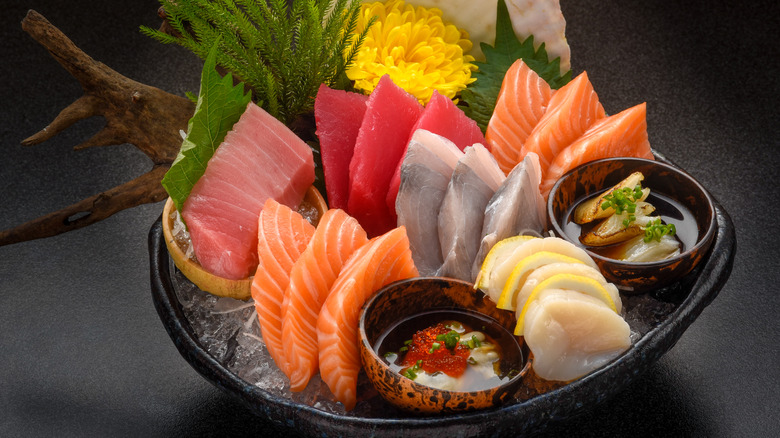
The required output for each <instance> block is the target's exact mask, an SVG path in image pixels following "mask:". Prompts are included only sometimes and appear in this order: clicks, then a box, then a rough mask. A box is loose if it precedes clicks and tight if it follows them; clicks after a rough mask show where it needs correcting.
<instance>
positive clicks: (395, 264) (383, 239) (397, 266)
mask: <svg viewBox="0 0 780 438" xmlns="http://www.w3.org/2000/svg"><path fill="white" fill-rule="evenodd" d="M417 275H418V272H417V268H416V267H415V266H414V261H412V252H411V250H410V249H409V239H408V237H407V235H406V229H405V228H404V227H398V228H395V229H393V230H390V231H388V232H387V233H385V234H383V235H381V236H379V237H375V238H373V239H371V240H370V241H369V243H367V244H366V245H364V246H363V247H361V248H360V249H358V250H357V251H356V252H355V254H353V256H352V257H351V258H350V259H349V260H348V261H347V263H346V265H344V267H343V268H342V270H341V273H340V274H339V276H338V279H336V282H335V283H334V284H333V287H332V288H331V292H330V294H329V295H328V298H327V299H326V300H325V303H324V304H323V306H322V309H321V310H320V316H319V318H318V319H317V339H318V344H319V362H320V376H321V377H322V380H323V381H324V382H325V383H326V384H327V385H328V387H329V388H330V390H331V392H332V393H333V395H334V396H335V398H336V400H338V401H339V402H341V403H342V404H343V405H344V407H345V408H346V409H347V410H351V409H352V408H354V407H355V404H356V402H357V379H358V374H359V373H360V369H361V363H360V350H359V345H358V344H359V342H358V318H359V315H360V309H361V307H362V306H363V303H365V301H366V300H367V299H368V298H369V297H371V296H372V295H373V294H374V293H375V292H376V291H377V290H379V289H380V288H382V287H383V286H386V285H387V284H390V283H392V282H394V281H397V280H403V279H407V278H412V277H416V276H417Z"/></svg>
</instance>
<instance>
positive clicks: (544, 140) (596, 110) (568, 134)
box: [521, 72, 606, 178]
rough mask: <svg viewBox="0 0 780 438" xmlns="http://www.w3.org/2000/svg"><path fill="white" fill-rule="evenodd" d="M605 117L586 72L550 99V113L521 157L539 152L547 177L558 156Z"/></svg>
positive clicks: (531, 137)
mask: <svg viewBox="0 0 780 438" xmlns="http://www.w3.org/2000/svg"><path fill="white" fill-rule="evenodd" d="M605 116H606V114H605V113H604V108H603V107H602V106H601V103H600V102H599V97H598V95H596V92H595V91H594V90H593V85H592V84H591V83H590V80H588V74H587V72H582V73H580V75H578V76H577V77H576V78H574V79H573V80H572V81H571V82H569V83H568V84H566V85H564V86H563V87H561V88H560V89H558V91H556V92H555V94H553V96H552V98H550V103H549V104H548V105H547V111H545V113H544V115H543V116H542V118H541V119H540V120H539V123H537V125H536V127H534V129H533V131H531V134H530V135H529V136H528V139H526V141H525V144H524V145H523V149H522V152H521V155H522V157H525V155H526V154H527V153H528V152H535V153H536V154H537V155H538V156H539V164H541V166H542V178H544V175H545V173H546V172H547V168H548V167H550V163H552V162H553V160H554V159H555V156H556V155H558V154H559V153H560V152H561V151H562V150H564V149H566V147H567V146H569V145H570V144H572V143H573V142H574V140H576V139H577V138H579V137H580V136H581V135H582V134H583V133H584V132H585V131H586V130H587V129H588V128H589V127H590V125H592V124H593V122H595V121H596V120H598V119H602V118H604V117H605Z"/></svg>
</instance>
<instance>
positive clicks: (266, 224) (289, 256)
mask: <svg viewBox="0 0 780 438" xmlns="http://www.w3.org/2000/svg"><path fill="white" fill-rule="evenodd" d="M257 234H258V236H257V237H258V239H257V252H258V259H259V263H258V266H257V272H256V273H255V277H254V279H253V280H252V298H253V299H254V301H255V309H256V310H257V320H258V322H259V323H260V330H261V332H262V335H263V340H264V341H265V345H266V347H267V348H268V352H269V353H270V354H271V358H273V360H274V362H275V363H276V365H277V366H278V367H279V369H281V370H282V371H285V370H286V369H287V365H286V361H285V359H284V349H283V348H282V320H283V315H282V304H283V302H284V291H285V290H286V289H287V285H288V284H289V283H290V271H291V270H292V268H293V265H294V264H295V262H296V260H298V258H299V257H300V255H301V253H303V251H304V250H305V249H306V246H307V245H308V243H309V240H310V239H311V238H312V236H313V235H314V226H313V225H312V224H310V223H309V222H308V221H307V220H306V219H304V218H303V216H301V215H300V214H298V213H297V212H295V211H293V210H292V209H290V208H289V207H287V206H285V205H282V204H279V203H278V202H276V201H274V200H273V199H268V200H267V201H266V202H265V204H264V206H263V210H262V211H261V212H260V217H259V219H258V233H257Z"/></svg>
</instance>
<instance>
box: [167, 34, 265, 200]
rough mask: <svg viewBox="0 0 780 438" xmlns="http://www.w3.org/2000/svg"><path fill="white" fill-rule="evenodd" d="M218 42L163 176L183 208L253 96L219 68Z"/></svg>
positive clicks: (169, 189) (213, 48)
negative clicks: (217, 66)
mask: <svg viewBox="0 0 780 438" xmlns="http://www.w3.org/2000/svg"><path fill="white" fill-rule="evenodd" d="M217 51H218V44H214V46H213V47H212V49H211V51H210V52H209V54H208V56H207V57H206V61H205V63H204V64H203V73H202V74H201V78H200V92H199V93H198V103H197V105H196V106H195V114H193V116H192V118H191V119H190V121H189V124H188V125H187V136H186V137H185V139H184V141H183V142H182V145H181V149H180V150H179V154H178V155H177V156H176V159H175V160H174V161H173V164H172V165H171V168H170V169H169V170H168V172H167V173H166V174H165V176H164V177H163V179H162V185H163V187H164V188H165V190H166V191H167V192H168V195H170V197H171V198H172V199H173V202H174V203H175V204H176V209H177V210H179V211H181V209H182V207H183V206H184V201H185V200H186V199H187V197H188V196H189V195H190V192H191V191H192V187H193V186H194V185H195V183H196V182H197V181H198V179H199V178H200V177H201V176H203V172H205V171H206V164H207V163H208V161H209V159H211V157H212V155H214V151H216V150H217V147H218V146H219V145H220V143H222V140H224V139H225V135H226V134H227V133H228V131H229V130H230V129H231V128H232V127H233V125H234V124H235V123H236V122H237V121H238V119H239V117H241V114H243V113H244V110H246V106H247V104H248V103H249V101H250V100H251V93H245V92H244V85H243V84H241V83H239V84H238V85H236V86H234V85H233V76H232V75H231V74H229V73H228V74H227V75H225V76H224V77H223V76H220V74H219V73H218V72H217V70H216V65H217V64H216V59H217Z"/></svg>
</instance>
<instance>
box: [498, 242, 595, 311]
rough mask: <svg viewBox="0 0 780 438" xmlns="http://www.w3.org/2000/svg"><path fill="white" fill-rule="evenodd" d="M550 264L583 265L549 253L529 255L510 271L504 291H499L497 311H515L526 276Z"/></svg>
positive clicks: (572, 258) (572, 259)
mask: <svg viewBox="0 0 780 438" xmlns="http://www.w3.org/2000/svg"><path fill="white" fill-rule="evenodd" d="M551 263H573V264H577V263H579V264H581V265H584V264H585V263H583V262H582V261H580V260H577V259H575V258H574V257H569V256H565V255H563V254H560V253H557V252H551V251H539V252H537V253H534V254H532V255H529V256H527V257H525V258H524V259H522V260H520V262H519V263H517V265H515V267H514V269H512V273H511V274H510V275H509V278H508V279H507V280H506V283H505V284H504V289H503V290H502V291H501V296H500V297H499V298H498V302H497V303H496V306H497V307H498V308H499V309H504V310H515V308H516V307H517V299H516V298H517V294H518V292H519V291H520V289H521V288H522V287H523V285H524V284H525V280H526V279H527V278H528V275H530V274H531V272H533V271H534V270H535V269H536V268H538V267H541V266H544V265H549V264H551Z"/></svg>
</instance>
